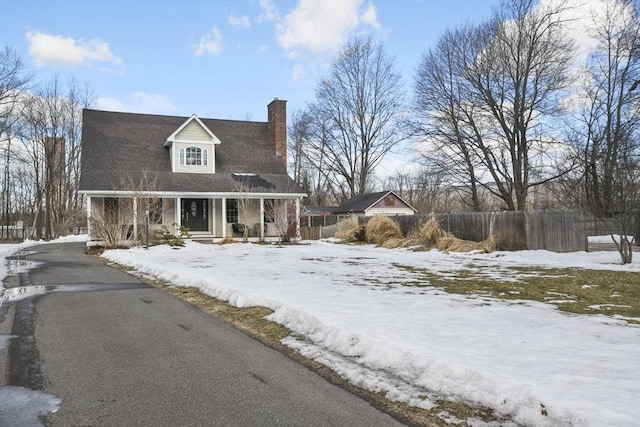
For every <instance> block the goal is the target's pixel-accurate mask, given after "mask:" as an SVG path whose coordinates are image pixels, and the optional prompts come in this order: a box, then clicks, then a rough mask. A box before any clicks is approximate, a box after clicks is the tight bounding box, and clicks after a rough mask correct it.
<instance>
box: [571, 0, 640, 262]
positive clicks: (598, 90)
mask: <svg viewBox="0 0 640 427" xmlns="http://www.w3.org/2000/svg"><path fill="white" fill-rule="evenodd" d="M595 28H596V34H595V36H596V39H597V41H598V46H597V49H596V50H595V51H594V53H593V54H592V55H591V56H590V58H589V61H588V64H587V67H586V70H585V73H584V75H583V77H584V90H583V97H582V101H583V102H582V105H581V108H580V109H579V115H578V117H577V120H576V121H577V123H578V124H579V127H578V128H577V129H575V130H574V134H573V136H574V140H575V142H576V147H577V149H578V152H579V153H580V155H581V157H582V165H583V167H582V175H581V179H580V182H582V184H583V188H584V191H583V192H581V194H584V195H585V196H586V200H585V202H586V207H587V208H588V209H589V211H591V212H592V213H593V214H594V216H595V217H596V218H599V219H604V220H608V221H612V222H613V224H614V226H615V234H617V235H618V236H619V238H618V239H614V241H615V242H616V244H617V246H618V251H619V253H620V256H621V259H622V262H623V263H630V262H631V259H632V254H633V252H632V244H633V237H632V236H633V234H634V233H633V228H632V227H633V226H634V223H633V218H634V212H638V211H640V19H639V12H638V5H637V3H633V2H629V1H624V0H617V1H615V2H613V3H612V4H609V5H608V6H607V10H606V13H605V15H604V17H603V18H602V19H600V20H598V21H597V22H595ZM612 237H613V236H612Z"/></svg>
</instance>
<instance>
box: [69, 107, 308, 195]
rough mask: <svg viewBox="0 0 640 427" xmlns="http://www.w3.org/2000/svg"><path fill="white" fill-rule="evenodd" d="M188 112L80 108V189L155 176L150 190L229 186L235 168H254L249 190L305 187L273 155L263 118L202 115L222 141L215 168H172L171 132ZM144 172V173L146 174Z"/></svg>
mask: <svg viewBox="0 0 640 427" xmlns="http://www.w3.org/2000/svg"><path fill="white" fill-rule="evenodd" d="M187 119H188V117H176V116H161V115H150V114H133V113H117V112H107V111H97V110H84V114H83V126H82V162H81V177H80V190H81V191H114V190H115V191H118V190H120V191H127V190H129V191H130V190H132V188H131V187H132V185H131V183H132V182H133V183H139V182H145V180H146V181H154V182H155V184H154V187H155V188H153V189H152V190H154V191H168V192H181V191H189V192H230V191H236V190H237V188H238V176H237V175H234V174H237V173H245V174H246V173H251V174H257V175H258V176H257V177H253V178H251V181H252V191H254V192H259V193H304V191H302V189H301V188H300V187H299V186H297V185H296V184H295V182H294V181H293V180H292V179H291V178H290V177H289V176H288V175H287V171H286V168H285V166H284V164H283V162H282V158H281V157H280V156H278V155H276V150H275V145H274V144H273V143H272V142H271V137H270V136H269V131H268V129H267V123H266V122H248V121H236V120H218V119H202V118H200V120H201V121H202V122H203V123H204V124H205V126H207V127H208V128H209V129H210V130H211V131H212V132H213V133H214V134H215V135H216V136H217V137H218V138H219V139H220V140H221V141H222V142H221V144H219V145H216V146H215V171H216V173H215V174H191V173H173V172H172V171H171V162H170V156H169V148H165V147H164V145H163V144H164V143H165V141H166V140H167V137H168V136H169V135H171V134H172V133H173V132H174V131H175V130H176V129H177V128H178V127H179V126H180V125H182V124H183V123H184V122H185V121H186V120H187ZM145 176H146V177H147V178H145Z"/></svg>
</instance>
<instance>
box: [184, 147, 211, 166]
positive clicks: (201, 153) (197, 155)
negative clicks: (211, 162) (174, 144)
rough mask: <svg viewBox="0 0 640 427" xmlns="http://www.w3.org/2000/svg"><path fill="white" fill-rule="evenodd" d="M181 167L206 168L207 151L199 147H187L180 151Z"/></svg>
mask: <svg viewBox="0 0 640 427" xmlns="http://www.w3.org/2000/svg"><path fill="white" fill-rule="evenodd" d="M180 165H182V166H184V165H187V166H206V165H207V150H203V149H201V148H198V147H187V148H181V149H180Z"/></svg>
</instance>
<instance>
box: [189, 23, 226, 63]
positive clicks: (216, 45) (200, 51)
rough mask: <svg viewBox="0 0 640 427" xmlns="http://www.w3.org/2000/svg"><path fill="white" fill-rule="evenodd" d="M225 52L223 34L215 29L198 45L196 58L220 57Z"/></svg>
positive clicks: (203, 37) (204, 36)
mask: <svg viewBox="0 0 640 427" xmlns="http://www.w3.org/2000/svg"><path fill="white" fill-rule="evenodd" d="M222 51H223V46H222V34H220V30H218V28H217V27H213V30H211V32H210V33H208V34H205V35H203V36H202V37H200V41H199V42H198V44H197V45H196V49H195V56H202V55H205V54H206V55H211V56H216V55H220V54H221V53H222Z"/></svg>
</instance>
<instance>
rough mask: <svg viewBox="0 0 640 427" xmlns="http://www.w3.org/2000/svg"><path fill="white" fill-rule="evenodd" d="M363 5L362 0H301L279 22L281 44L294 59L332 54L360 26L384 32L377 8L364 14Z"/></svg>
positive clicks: (278, 30) (371, 7) (278, 32)
mask: <svg viewBox="0 0 640 427" xmlns="http://www.w3.org/2000/svg"><path fill="white" fill-rule="evenodd" d="M361 6H362V0H342V1H332V0H322V1H319V0H300V1H299V3H298V5H297V6H296V8H295V9H294V10H292V11H291V12H290V13H289V14H288V15H287V16H286V17H285V18H284V19H283V20H281V21H279V22H278V23H277V39H278V43H280V46H282V47H283V48H284V49H285V50H287V51H288V52H289V54H290V55H291V56H293V57H296V56H300V55H301V54H303V53H311V54H313V55H322V54H327V53H333V52H335V51H337V50H338V49H339V48H340V47H341V46H342V45H343V44H344V43H345V41H346V40H347V38H348V36H349V33H350V32H352V31H354V30H356V29H357V28H358V26H359V25H361V24H364V25H369V26H372V27H374V28H376V29H378V30H379V29H381V25H380V23H379V22H378V20H377V17H376V9H375V7H374V6H373V5H369V7H367V8H366V10H364V11H361Z"/></svg>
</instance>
